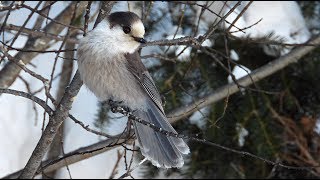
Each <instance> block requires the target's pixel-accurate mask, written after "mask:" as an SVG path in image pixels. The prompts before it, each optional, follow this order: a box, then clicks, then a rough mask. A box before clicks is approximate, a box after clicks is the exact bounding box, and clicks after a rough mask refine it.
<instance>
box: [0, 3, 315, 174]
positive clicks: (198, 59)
mask: <svg viewBox="0 0 320 180" xmlns="http://www.w3.org/2000/svg"><path fill="white" fill-rule="evenodd" d="M89 4H90V5H88V2H86V1H82V2H68V1H1V3H0V18H1V19H0V21H1V25H0V33H1V34H0V41H1V49H0V51H1V52H0V53H1V54H0V57H1V60H0V88H1V89H13V90H18V91H22V92H26V93H28V94H30V95H33V96H36V97H38V98H40V99H42V100H43V101H44V102H45V103H46V104H47V105H49V106H50V107H51V108H52V109H55V107H56V104H55V103H58V102H59V101H60V99H61V97H62V96H63V93H64V90H65V88H66V87H67V86H68V84H69V82H70V81H71V79H72V77H73V75H74V73H75V71H76V70H77V65H76V59H77V56H76V48H77V43H78V39H80V38H82V37H83V34H84V32H86V31H90V30H91V29H92V28H93V24H94V22H95V19H96V17H97V15H98V13H99V9H100V5H101V2H96V1H93V2H91V3H89ZM88 9H90V11H88ZM86 10H87V11H86ZM115 11H132V12H135V13H137V14H138V15H139V16H140V17H141V19H142V21H143V23H144V25H145V28H146V35H145V38H146V40H147V41H149V42H151V43H149V44H147V45H146V46H145V47H142V49H141V57H142V61H143V63H144V64H145V66H146V67H147V68H148V70H149V72H150V73H151V75H152V77H153V78H154V81H155V83H156V85H157V86H158V88H159V91H160V92H161V95H162V96H163V98H164V99H165V111H166V112H167V115H168V117H169V119H170V120H171V122H172V123H173V126H174V128H175V129H176V131H177V132H179V133H181V134H185V135H188V136H196V135H197V137H199V138H204V139H206V140H208V141H211V142H214V143H217V144H219V145H223V146H226V147H229V148H231V149H234V150H239V151H244V152H250V153H252V154H254V155H256V156H258V157H261V158H263V159H267V160H271V161H273V162H275V163H281V164H284V165H288V166H297V167H305V166H306V167H310V166H314V167H317V166H319V165H320V159H319V157H320V156H319V155H320V139H319V138H320V134H319V133H320V83H319V82H320V76H319V75H318V73H319V72H320V48H319V44H317V45H311V46H312V47H313V50H312V51H310V52H309V53H308V54H304V55H301V57H299V58H296V60H295V61H294V62H295V63H292V64H290V65H284V66H283V67H282V68H279V67H277V66H276V65H275V66H274V67H273V68H270V67H269V72H271V73H269V74H270V75H268V76H263V77H262V78H259V81H257V80H256V79H255V82H252V81H251V83H249V84H248V85H249V86H247V85H245V86H246V87H245V86H242V85H241V84H239V82H240V81H238V79H240V78H242V77H244V76H246V77H245V78H250V75H251V74H252V73H253V72H261V71H262V68H264V67H267V66H268V65H270V64H272V63H273V62H275V61H277V60H278V61H279V60H280V61H281V60H282V59H281V58H284V59H285V58H290V57H289V56H290V54H291V53H292V52H293V51H295V49H297V48H307V47H311V46H310V45H308V40H309V39H311V38H317V37H319V32H320V2H319V1H303V2H295V1H255V2H252V1H243V2H240V1H232V2H228V1H181V2H180V1H174V2H159V1H130V2H129V1H119V2H116V3H115V4H114V5H113V7H112V10H111V12H115ZM86 15H87V16H86ZM86 17H87V19H86ZM86 22H88V26H86ZM188 37H190V38H191V39H193V40H197V41H198V42H200V43H199V44H200V45H199V46H196V45H194V44H193V43H191V41H185V40H186V39H187V38H188ZM203 37H204V39H203ZM178 38H181V39H180V41H181V42H182V43H180V44H181V45H172V44H174V43H170V42H171V41H173V40H174V39H178ZM159 40H162V41H161V42H162V43H158V44H157V43H155V44H152V42H154V41H156V42H158V41H159ZM166 43H167V44H166ZM279 58H280V59H279ZM22 68H27V70H25V69H24V70H22ZM277 68H279V70H278V71H272V70H273V69H277ZM44 79H47V80H48V81H45V80H44ZM231 84H234V86H235V87H237V88H235V89H236V90H234V91H232V92H231V91H230V92H229V90H228V85H231ZM0 92H1V94H0V147H1V148H0V177H5V176H7V175H10V174H12V173H15V172H16V171H19V170H21V169H22V168H24V166H25V165H26V162H27V161H28V159H29V158H30V155H31V153H32V151H33V150H34V148H35V146H36V144H37V142H38V141H39V138H40V137H41V134H42V132H43V130H44V128H45V126H46V124H47V123H48V121H49V118H50V117H49V115H48V113H47V112H45V111H44V109H43V108H42V107H41V106H39V105H38V104H37V103H35V101H30V100H28V99H25V98H22V97H19V96H13V95H11V94H8V93H3V91H0ZM217 92H224V94H225V95H222V96H220V98H218V99H215V100H209V97H213V96H214V95H216V93H217ZM226 92H227V93H226ZM199 99H202V100H205V101H207V102H208V103H205V104H206V105H205V106H204V105H201V104H199V107H200V108H199V107H198V106H197V105H196V108H192V109H191V110H190V109H189V110H187V109H184V113H185V114H184V115H181V116H177V117H176V116H175V115H177V111H178V110H179V109H181V108H182V109H183V107H186V105H190V104H193V105H195V104H196V102H199V101H198V100H199ZM70 114H72V115H73V116H74V117H75V118H76V119H77V120H79V121H81V122H82V123H83V127H82V126H80V125H79V123H75V122H74V121H72V120H71V119H70V118H68V119H67V120H65V121H64V123H63V125H62V126H61V128H60V130H59V133H58V134H57V136H56V137H55V140H54V142H53V143H52V145H51V146H50V150H49V151H48V152H47V154H46V157H45V159H44V160H46V159H51V160H53V159H57V158H61V157H66V154H68V153H69V152H72V151H76V152H81V151H80V150H81V149H80V150H79V148H86V147H88V146H90V145H95V144H96V143H98V142H104V141H106V140H108V138H107V137H105V136H103V135H101V134H102V133H105V134H108V135H117V134H119V133H121V132H122V131H123V130H124V129H125V127H126V125H127V118H126V117H123V115H121V114H114V113H112V112H111V111H110V109H109V108H108V107H106V106H104V103H103V102H99V101H98V99H97V98H96V97H95V96H94V95H93V94H92V93H91V92H90V91H89V90H88V89H87V88H86V87H85V86H82V87H81V89H80V92H79V93H78V95H77V96H76V98H75V100H74V103H73V105H72V109H71V111H70ZM84 127H89V128H90V129H93V130H95V131H96V132H100V135H99V133H92V132H89V131H88V129H85V128H84ZM186 141H187V143H188V145H189V146H190V148H191V153H190V154H189V155H186V156H185V157H184V159H185V165H184V166H183V167H182V168H180V169H158V168H156V167H154V166H152V165H151V163H150V162H148V161H147V162H144V163H143V164H141V165H139V166H138V163H139V162H140V161H141V160H142V159H143V157H142V155H141V154H140V151H132V149H138V147H137V146H136V145H135V144H134V143H132V142H131V143H128V144H127V145H125V144H122V145H118V146H113V145H110V144H107V145H105V146H107V147H110V149H108V150H104V152H100V151H96V150H93V151H95V152H99V153H97V155H93V153H78V154H80V155H79V156H80V158H79V159H78V160H75V161H72V162H71V160H70V161H69V160H68V161H67V160H65V161H64V162H63V163H62V165H61V166H59V167H53V166H52V168H51V169H50V168H47V170H45V168H44V170H42V171H41V172H40V173H38V176H37V177H36V178H119V177H121V176H122V175H124V173H126V172H128V171H127V170H128V169H130V168H135V169H134V170H133V171H132V172H131V174H127V175H126V176H125V177H126V178H319V177H320V168H319V167H318V168H305V169H289V168H285V167H280V166H276V165H272V164H269V163H266V162H265V161H264V160H261V159H258V158H252V157H249V156H247V155H241V154H239V153H234V152H232V151H228V150H223V149H221V148H218V147H216V146H209V145H208V144H204V143H200V142H195V141H190V140H186ZM93 148H96V149H97V146H93ZM93 151H92V152H93ZM73 155H74V154H73ZM52 164H54V162H53V163H52ZM52 164H51V165H52ZM42 165H43V167H45V165H47V164H46V163H43V164H42ZM49 169H50V170H49ZM9 177H14V176H9Z"/></svg>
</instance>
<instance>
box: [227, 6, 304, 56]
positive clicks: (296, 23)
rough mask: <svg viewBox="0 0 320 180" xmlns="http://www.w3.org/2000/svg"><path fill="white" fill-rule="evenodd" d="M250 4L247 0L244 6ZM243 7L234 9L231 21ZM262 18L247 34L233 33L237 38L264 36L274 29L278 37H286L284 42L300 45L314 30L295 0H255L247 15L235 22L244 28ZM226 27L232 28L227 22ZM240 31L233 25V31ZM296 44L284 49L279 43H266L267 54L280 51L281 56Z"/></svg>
mask: <svg viewBox="0 0 320 180" xmlns="http://www.w3.org/2000/svg"><path fill="white" fill-rule="evenodd" d="M246 4H247V2H246V3H244V4H243V6H241V7H242V8H243V7H244V6H245V5H246ZM240 9H241V8H239V9H237V10H236V11H234V12H233V13H232V14H231V15H230V16H228V17H227V21H229V22H233V20H234V19H235V18H236V17H237V16H238V14H239V12H240ZM260 19H262V21H261V22H259V23H258V24H256V25H254V26H252V27H251V28H248V29H246V30H244V31H245V33H242V32H236V33H232V34H233V35H234V36H237V37H245V36H249V37H251V38H260V37H264V36H266V35H268V34H269V33H271V32H274V35H275V36H279V37H281V38H284V43H289V44H300V43H304V42H306V41H307V40H308V39H309V38H310V32H309V30H308V29H307V27H306V23H305V20H304V18H303V16H302V14H301V10H300V8H299V6H298V4H297V3H296V2H295V1H272V2H271V1H254V2H253V3H252V4H251V5H250V6H249V8H248V9H247V11H246V12H245V13H244V14H243V16H242V17H241V18H240V19H239V20H238V21H237V22H236V23H235V26H237V27H238V28H240V29H243V28H246V27H249V26H251V25H253V24H255V23H256V22H258V21H259V20H260ZM225 26H226V27H229V25H228V24H226V23H225ZM233 31H238V29H236V28H235V27H232V28H231V30H230V32H233ZM291 49H292V47H286V48H284V49H281V48H280V47H279V46H276V45H272V46H265V47H264V50H265V52H266V53H267V54H269V55H273V56H276V55H277V54H278V52H279V51H280V54H281V55H285V54H287V53H288V52H290V50H291Z"/></svg>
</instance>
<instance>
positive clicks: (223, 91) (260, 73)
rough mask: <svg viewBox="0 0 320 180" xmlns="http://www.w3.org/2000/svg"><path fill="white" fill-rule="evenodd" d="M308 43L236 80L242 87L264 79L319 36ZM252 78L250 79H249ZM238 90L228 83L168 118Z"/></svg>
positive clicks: (184, 114)
mask: <svg viewBox="0 0 320 180" xmlns="http://www.w3.org/2000/svg"><path fill="white" fill-rule="evenodd" d="M308 44H313V45H314V46H304V47H298V48H296V49H294V50H292V51H291V52H290V53H289V54H287V55H285V56H282V57H280V58H278V59H276V60H274V61H272V62H270V63H268V64H267V65H264V66H262V67H260V68H258V69H256V70H254V71H252V72H251V74H250V76H251V77H250V76H249V75H247V76H245V77H243V78H241V79H239V80H237V82H238V84H240V85H241V86H242V87H246V86H249V85H251V84H252V83H254V82H257V81H259V80H262V79H264V78H265V77H267V76H270V75H271V74H273V73H275V72H277V71H279V70H281V69H283V68H285V67H286V66H288V65H289V64H291V63H295V62H297V61H298V60H299V59H301V58H302V57H303V56H305V55H306V54H307V53H309V52H311V51H312V50H314V49H315V48H316V46H319V45H320V36H317V37H315V38H313V39H312V40H310V41H309V42H308ZM251 78H252V80H253V81H252V80H251ZM238 91H239V88H238V86H237V85H236V83H234V82H233V83H230V84H227V85H225V86H223V87H220V88H218V89H217V90H215V92H214V93H212V94H210V95H208V96H205V97H203V98H200V99H198V100H196V101H195V102H194V103H192V104H188V105H185V106H183V107H180V108H178V109H176V110H174V111H172V112H171V113H169V114H168V118H169V120H170V122H171V123H174V122H176V121H177V120H179V119H182V118H185V117H187V116H189V115H190V114H191V113H193V112H195V111H197V110H198V109H200V108H202V107H205V106H208V105H209V104H212V103H215V102H217V101H219V100H221V99H223V98H225V97H227V96H228V94H229V95H232V94H234V93H236V92H238Z"/></svg>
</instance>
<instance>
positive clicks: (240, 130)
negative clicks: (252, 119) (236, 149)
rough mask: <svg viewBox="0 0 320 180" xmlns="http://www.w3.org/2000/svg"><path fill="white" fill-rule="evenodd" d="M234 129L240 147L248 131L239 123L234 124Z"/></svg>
mask: <svg viewBox="0 0 320 180" xmlns="http://www.w3.org/2000/svg"><path fill="white" fill-rule="evenodd" d="M236 130H237V132H238V145H239V146H240V147H242V146H243V145H244V143H245V138H246V136H248V135H249V132H248V130H247V129H246V128H244V127H243V126H242V125H241V124H239V123H237V124H236Z"/></svg>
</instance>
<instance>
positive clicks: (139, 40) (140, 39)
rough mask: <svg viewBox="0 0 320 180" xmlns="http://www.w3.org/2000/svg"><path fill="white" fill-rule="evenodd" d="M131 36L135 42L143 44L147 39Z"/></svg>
mask: <svg viewBox="0 0 320 180" xmlns="http://www.w3.org/2000/svg"><path fill="white" fill-rule="evenodd" d="M133 38H134V40H135V41H137V42H139V43H142V44H144V43H146V42H147V41H146V40H145V39H143V38H139V37H133Z"/></svg>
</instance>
